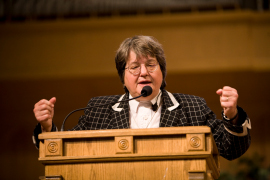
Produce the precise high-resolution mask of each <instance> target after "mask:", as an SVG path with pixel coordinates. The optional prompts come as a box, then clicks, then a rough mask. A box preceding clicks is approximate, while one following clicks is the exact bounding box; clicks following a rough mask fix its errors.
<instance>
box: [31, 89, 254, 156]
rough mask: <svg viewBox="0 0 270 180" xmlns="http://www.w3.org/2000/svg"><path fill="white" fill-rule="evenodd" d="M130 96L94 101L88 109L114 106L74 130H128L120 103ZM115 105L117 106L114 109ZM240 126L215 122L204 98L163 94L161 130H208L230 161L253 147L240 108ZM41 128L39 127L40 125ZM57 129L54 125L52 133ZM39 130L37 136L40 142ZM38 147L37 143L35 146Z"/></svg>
mask: <svg viewBox="0 0 270 180" xmlns="http://www.w3.org/2000/svg"><path fill="white" fill-rule="evenodd" d="M128 97H129V95H128V94H124V95H122V96H121V95H114V96H101V97H95V98H92V99H91V100H90V101H89V103H88V105H87V106H88V107H90V106H98V105H102V104H107V103H111V104H110V105H104V106H101V107H93V108H90V109H86V110H85V112H84V115H83V116H81V117H80V119H79V122H78V124H77V125H76V126H75V127H74V128H73V129H72V130H99V129H128V128H130V124H129V103H128V102H121V103H117V102H118V101H119V100H126V99H128ZM112 104H114V105H113V106H112ZM238 113H239V119H238V121H239V125H238V126H235V125H232V124H231V123H229V122H228V121H226V120H219V119H216V116H215V114H214V113H213V112H212V111H211V110H210V108H209V107H208V106H207V105H206V102H205V100H204V99H203V98H200V97H196V96H192V95H185V94H179V93H177V94H171V93H169V92H167V91H166V90H162V110H161V117H160V125H159V126H160V127H173V126H205V125H207V126H209V127H210V128H211V130H212V133H213V137H214V140H215V142H216V145H217V147H218V150H219V153H220V155H221V156H223V157H224V158H226V159H228V160H232V159H235V158H238V157H240V156H241V155H242V154H244V153H245V152H246V150H247V149H248V147H249V145H250V134H249V128H250V120H249V119H248V117H247V115H246V113H245V112H244V111H243V109H241V108H240V107H238ZM39 128H40V125H39ZM55 130H56V127H55V125H53V128H52V131H55ZM40 132H41V130H38V127H37V128H36V129H35V132H34V136H35V137H36V138H35V139H36V141H38V138H37V136H38V133H40ZM36 146H37V147H38V142H37V143H36Z"/></svg>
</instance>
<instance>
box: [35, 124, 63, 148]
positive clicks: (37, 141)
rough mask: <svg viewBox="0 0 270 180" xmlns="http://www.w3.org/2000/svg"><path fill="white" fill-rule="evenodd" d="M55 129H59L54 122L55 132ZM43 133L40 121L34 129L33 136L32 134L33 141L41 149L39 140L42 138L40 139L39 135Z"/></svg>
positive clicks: (53, 128)
mask: <svg viewBox="0 0 270 180" xmlns="http://www.w3.org/2000/svg"><path fill="white" fill-rule="evenodd" d="M54 131H58V130H57V127H56V126H55V124H54V123H52V129H51V132H54ZM41 133H42V130H41V125H40V123H38V124H37V125H36V127H35V129H34V132H33V136H32V140H33V143H34V145H35V146H36V148H37V149H39V142H40V140H39V139H38V135H39V134H41Z"/></svg>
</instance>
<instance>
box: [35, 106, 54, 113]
mask: <svg viewBox="0 0 270 180" xmlns="http://www.w3.org/2000/svg"><path fill="white" fill-rule="evenodd" d="M45 110H48V111H49V112H52V111H53V107H51V106H50V105H47V104H42V105H37V106H35V108H34V113H38V112H40V111H45Z"/></svg>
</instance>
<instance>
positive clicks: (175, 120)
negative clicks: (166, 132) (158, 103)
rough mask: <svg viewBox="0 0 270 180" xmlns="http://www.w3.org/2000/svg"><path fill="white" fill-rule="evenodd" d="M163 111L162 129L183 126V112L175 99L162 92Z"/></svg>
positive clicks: (166, 92)
mask: <svg viewBox="0 0 270 180" xmlns="http://www.w3.org/2000/svg"><path fill="white" fill-rule="evenodd" d="M162 96H163V98H162V100H163V104H162V110H161V117H160V125H159V126H160V127H171V126H181V125H182V126H183V125H184V123H183V119H185V116H184V115H183V110H182V109H180V108H179V106H180V104H179V102H178V101H177V100H176V99H175V97H174V96H173V95H172V94H171V93H170V92H168V91H166V90H162Z"/></svg>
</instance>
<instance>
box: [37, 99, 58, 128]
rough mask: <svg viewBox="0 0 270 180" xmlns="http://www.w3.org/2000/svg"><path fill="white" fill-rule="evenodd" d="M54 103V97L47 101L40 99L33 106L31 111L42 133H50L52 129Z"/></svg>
mask: <svg viewBox="0 0 270 180" xmlns="http://www.w3.org/2000/svg"><path fill="white" fill-rule="evenodd" d="M55 102H56V98H55V97H53V98H51V99H50V100H49V101H48V100H46V99H42V100H40V101H39V102H37V103H36V104H35V106H34V110H33V111H34V114H35V117H36V119H37V121H38V122H39V123H40V125H41V129H42V132H50V131H51V129H52V119H53V115H54V104H55Z"/></svg>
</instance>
